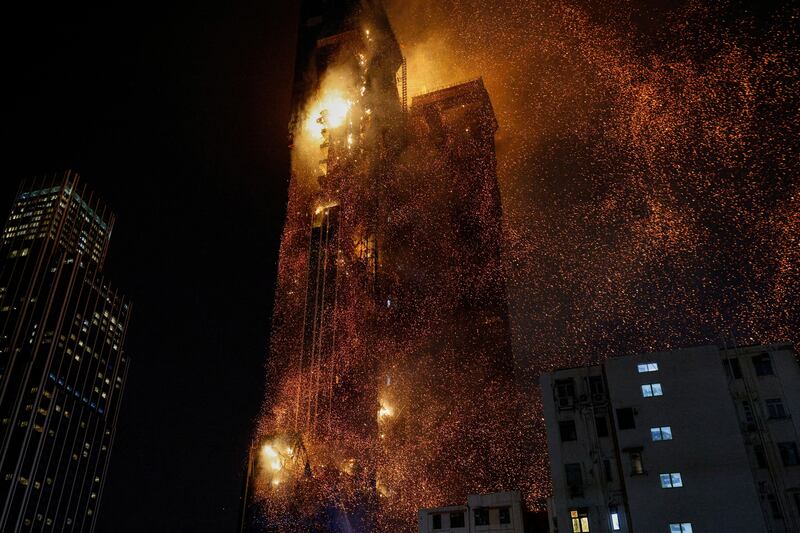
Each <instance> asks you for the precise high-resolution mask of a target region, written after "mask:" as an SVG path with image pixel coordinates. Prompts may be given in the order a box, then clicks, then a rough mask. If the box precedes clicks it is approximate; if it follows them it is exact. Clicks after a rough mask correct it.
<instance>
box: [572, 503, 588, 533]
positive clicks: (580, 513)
mask: <svg viewBox="0 0 800 533" xmlns="http://www.w3.org/2000/svg"><path fill="white" fill-rule="evenodd" d="M569 517H570V518H571V519H572V533H588V532H589V511H588V510H587V509H586V508H583V509H572V510H571V511H570V512H569Z"/></svg>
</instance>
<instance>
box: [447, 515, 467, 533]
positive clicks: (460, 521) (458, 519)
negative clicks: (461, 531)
mask: <svg viewBox="0 0 800 533" xmlns="http://www.w3.org/2000/svg"><path fill="white" fill-rule="evenodd" d="M456 527H465V524H464V513H462V512H460V511H459V512H456V513H450V528H451V529H453V528H456Z"/></svg>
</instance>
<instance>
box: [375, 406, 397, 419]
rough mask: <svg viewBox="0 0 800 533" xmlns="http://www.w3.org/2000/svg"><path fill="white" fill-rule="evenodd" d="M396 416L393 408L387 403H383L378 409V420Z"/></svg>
mask: <svg viewBox="0 0 800 533" xmlns="http://www.w3.org/2000/svg"><path fill="white" fill-rule="evenodd" d="M393 414H394V410H393V409H392V407H391V406H389V405H386V404H385V403H381V408H380V409H378V419H379V420H385V419H386V418H388V417H390V416H392V415H393Z"/></svg>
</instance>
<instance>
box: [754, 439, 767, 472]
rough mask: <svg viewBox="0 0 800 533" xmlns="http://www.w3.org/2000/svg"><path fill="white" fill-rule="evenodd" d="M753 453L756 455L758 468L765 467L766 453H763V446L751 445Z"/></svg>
mask: <svg viewBox="0 0 800 533" xmlns="http://www.w3.org/2000/svg"><path fill="white" fill-rule="evenodd" d="M753 453H755V455H756V464H758V467H759V468H767V454H766V453H764V446H763V445H761V444H756V445H755V446H753Z"/></svg>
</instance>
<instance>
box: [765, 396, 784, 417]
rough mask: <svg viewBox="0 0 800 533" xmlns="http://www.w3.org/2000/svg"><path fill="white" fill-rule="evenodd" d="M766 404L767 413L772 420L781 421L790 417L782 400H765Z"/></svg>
mask: <svg viewBox="0 0 800 533" xmlns="http://www.w3.org/2000/svg"><path fill="white" fill-rule="evenodd" d="M764 403H765V404H766V405H767V413H769V417H770V418H773V419H780V418H787V417H788V415H787V414H786V409H784V407H783V402H782V401H781V399H780V398H769V399H767V400H764Z"/></svg>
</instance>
